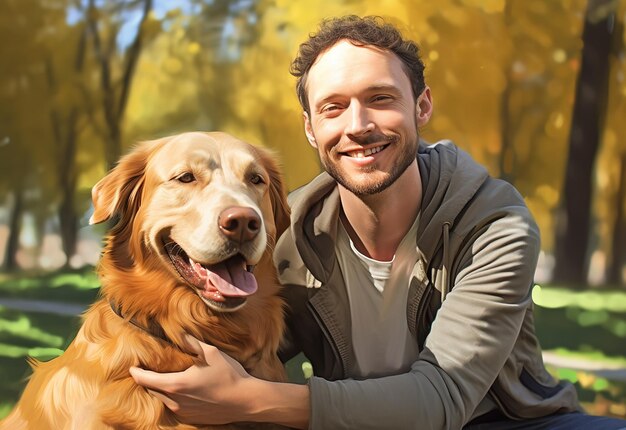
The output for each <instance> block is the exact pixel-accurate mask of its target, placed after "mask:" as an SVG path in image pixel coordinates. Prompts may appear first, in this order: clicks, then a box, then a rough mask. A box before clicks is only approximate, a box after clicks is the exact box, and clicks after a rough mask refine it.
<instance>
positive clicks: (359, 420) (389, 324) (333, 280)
mask: <svg viewBox="0 0 626 430" xmlns="http://www.w3.org/2000/svg"><path fill="white" fill-rule="evenodd" d="M423 69H424V66H423V63H422V61H421V60H420V58H419V55H418V48H417V46H416V45H415V44H414V43H413V42H411V41H407V40H404V39H402V37H401V35H400V34H399V32H398V31H397V30H396V29H395V28H394V27H392V26H390V25H386V24H384V23H382V22H381V21H380V20H378V19H375V18H358V17H354V16H349V17H344V18H339V19H333V20H328V21H325V22H324V23H322V25H321V27H320V30H319V32H318V33H317V34H315V35H313V36H311V37H310V38H309V40H308V41H307V42H305V43H304V44H302V45H301V46H300V51H299V55H298V57H297V58H296V60H295V61H294V63H293V70H292V73H293V74H294V75H295V76H297V77H298V84H297V90H298V96H299V99H300V102H301V104H302V107H303V109H304V127H305V132H306V136H307V139H308V141H309V143H310V144H311V145H312V146H313V147H314V148H316V149H317V151H318V153H319V156H320V160H321V162H322V164H323V166H324V169H325V170H326V172H325V173H323V174H321V175H320V176H318V177H317V178H316V179H314V180H313V181H312V182H311V183H309V184H308V185H306V186H304V187H302V188H301V189H299V190H297V191H295V192H294V193H292V195H291V196H290V203H291V207H292V225H291V229H290V230H288V231H287V232H286V233H285V234H284V235H283V236H282V237H281V238H280V240H279V242H278V244H277V247H276V251H275V256H274V258H275V263H276V264H277V267H278V270H279V272H280V277H281V282H282V283H283V284H284V285H285V288H284V291H285V297H286V299H287V301H288V303H289V306H290V308H289V315H288V318H287V325H288V329H289V333H288V338H287V342H286V343H287V346H286V348H285V350H284V351H283V358H284V359H288V358H289V357H291V356H293V355H295V354H296V353H298V352H300V351H303V352H304V353H305V354H306V356H307V357H308V358H309V359H310V360H311V362H312V364H313V368H314V371H315V375H316V376H314V377H313V378H311V380H310V382H309V384H308V385H307V386H298V385H294V384H279V383H270V382H266V381H260V380H257V379H255V378H252V377H250V376H249V375H247V374H246V373H245V371H244V370H243V369H242V368H241V367H240V366H239V365H238V364H237V363H235V362H234V361H233V360H232V359H230V358H229V357H227V356H225V355H224V354H222V353H220V352H219V351H218V350H216V349H215V348H213V347H210V346H207V345H204V344H201V343H199V342H197V341H194V340H193V339H192V340H190V345H191V346H192V347H193V348H194V349H195V350H196V351H198V353H199V354H200V356H201V357H203V358H204V359H205V360H206V363H202V364H199V365H197V366H193V367H192V368H190V369H189V370H187V371H185V372H182V373H179V374H165V375H159V374H155V373H153V372H149V371H143V370H140V369H132V374H133V377H134V378H135V379H136V381H137V382H138V383H139V384H141V385H144V386H146V387H149V388H150V389H152V390H153V392H154V394H155V395H156V396H157V397H158V398H160V399H161V400H163V401H164V402H165V404H166V405H167V406H168V407H170V408H171V409H172V410H174V412H176V413H178V414H179V415H180V416H181V419H183V420H184V421H187V422H193V423H213V424H218V423H226V422H233V421H257V422H263V421H264V422H275V423H279V424H284V425H288V426H292V427H296V428H312V429H342V428H346V429H348V428H349V429H366V428H371V429H404V428H406V429H409V428H420V429H460V428H462V427H464V426H465V428H470V429H478V428H490V429H492V428H502V429H512V428H567V429H574V428H596V429H600V428H604V429H617V428H626V423H625V422H622V421H620V420H612V419H609V418H603V417H590V416H587V415H584V414H582V413H580V412H579V406H578V403H577V400H576V393H575V390H574V387H573V386H572V385H571V384H566V383H558V382H557V381H554V380H553V379H552V377H551V376H550V375H549V374H548V372H546V370H545V368H544V366H543V362H542V359H541V354H540V349H539V345H538V343H537V340H536V337H535V334H534V326H533V319H532V301H531V286H532V277H533V273H534V269H535V265H536V262H537V255H538V252H539V233H538V231H537V227H536V225H535V223H534V221H533V219H532V217H531V215H530V213H529V212H528V209H527V208H526V206H525V205H524V202H523V200H522V198H521V197H520V196H519V194H518V193H517V192H516V191H515V190H514V189H513V188H512V187H511V186H510V185H508V184H506V183H505V182H502V181H499V180H496V179H493V178H491V177H489V176H488V174H487V172H486V171H485V169H484V168H483V167H481V166H479V165H477V164H476V163H475V162H474V161H472V160H471V158H470V157H469V156H468V155H467V154H466V153H465V152H463V151H461V150H460V149H458V148H457V147H455V146H454V145H453V144H452V143H450V142H441V143H439V144H437V145H434V146H425V145H423V144H421V143H420V140H419V137H418V130H419V128H420V127H423V126H424V125H426V124H427V123H428V121H429V119H430V116H431V114H432V110H433V102H432V97H431V92H430V89H429V88H428V87H427V86H426V85H425V83H424V78H423ZM468 423H469V424H468Z"/></svg>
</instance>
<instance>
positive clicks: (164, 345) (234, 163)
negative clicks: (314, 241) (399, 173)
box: [0, 132, 289, 430]
mask: <svg viewBox="0 0 626 430" xmlns="http://www.w3.org/2000/svg"><path fill="white" fill-rule="evenodd" d="M185 173H191V174H192V175H193V176H189V175H187V176H184V174H185ZM191 179H193V180H191ZM93 203H94V208H95V211H94V214H93V216H92V219H91V222H92V223H99V222H103V221H106V220H108V219H113V220H114V222H115V224H114V227H113V228H112V229H111V230H110V232H109V235H108V236H107V240H106V246H105V250H104V253H103V255H102V258H101V261H100V264H99V268H98V272H99V275H100V280H101V285H102V286H101V297H100V299H99V300H98V301H97V302H96V303H94V304H93V305H92V306H91V307H90V309H89V310H88V311H87V312H86V313H85V314H84V316H83V325H82V327H81V329H80V331H79V332H78V334H77V336H76V338H75V339H74V341H73V342H72V343H71V344H70V345H69V347H68V348H67V350H66V351H65V353H64V354H63V355H62V356H60V357H58V358H56V359H54V360H52V361H49V362H46V363H34V372H33V375H32V377H31V378H30V381H29V383H28V385H27V386H26V388H25V390H24V393H23V395H22V398H21V399H20V401H19V402H18V404H17V405H16V407H15V409H14V410H13V412H12V413H11V415H10V416H9V417H7V419H6V420H5V421H4V422H3V423H2V424H0V428H1V429H11V430H17V429H36V430H41V429H81V430H82V429H110V428H115V429H162V428H168V429H170V428H177V429H183V428H184V429H192V428H196V427H194V426H189V425H184V424H180V423H178V422H177V421H176V419H175V418H174V415H173V414H172V413H171V412H170V411H169V410H168V409H167V408H165V407H164V406H163V404H162V403H161V402H160V401H159V400H157V399H155V398H154V397H152V396H151V395H150V394H149V393H148V392H147V391H146V390H145V389H144V388H143V387H140V386H138V385H137V384H135V382H134V381H133V379H132V378H131V377H130V374H129V368H130V367H131V366H139V367H142V368H146V369H151V370H154V371H158V372H172V371H181V370H184V369H186V368H187V367H189V366H190V365H192V364H193V358H192V356H191V355H189V354H187V353H186V352H185V351H186V350H188V348H187V349H186V347H185V345H187V344H186V343H185V340H184V333H188V334H190V335H192V336H194V337H196V338H198V339H200V340H203V341H205V342H207V343H210V344H213V345H215V346H217V347H218V348H219V349H221V350H222V351H224V352H226V353H227V354H229V355H230V356H232V357H234V358H235V359H237V360H238V361H239V362H240V363H242V365H243V366H244V368H246V369H247V370H248V371H249V372H250V373H251V374H252V375H254V376H257V377H260V378H263V379H268V380H275V381H282V380H284V379H285V376H284V368H283V366H282V364H281V363H280V361H279V360H278V358H277V356H276V352H277V349H278V346H279V342H280V338H281V336H282V332H283V320H282V317H283V315H282V307H283V302H282V300H281V299H280V298H279V297H278V296H277V293H278V290H279V284H278V283H277V280H276V274H275V269H274V267H273V264H272V258H271V253H272V250H273V245H274V243H275V240H276V238H277V237H278V235H280V233H282V231H284V229H286V228H287V227H288V224H289V218H288V216H289V213H288V206H287V202H286V200H285V194H284V190H283V185H282V180H281V177H280V174H279V171H278V169H277V166H276V163H275V161H274V159H273V157H272V155H271V154H270V153H269V152H268V151H266V150H263V149H261V148H257V147H254V146H251V145H249V144H246V143H244V142H241V141H239V140H237V139H236V138H234V137H232V136H229V135H227V134H224V133H199V132H196V133H184V134H181V135H178V136H173V137H167V138H163V139H159V140H154V141H149V142H144V143H141V144H140V145H138V146H137V147H136V148H135V149H134V150H133V151H132V152H131V153H130V154H128V155H126V156H125V157H123V158H122V159H121V160H120V162H119V163H118V165H117V166H116V167H115V168H114V169H113V170H112V171H111V172H110V173H109V174H108V175H107V176H106V177H104V178H103V179H102V180H101V181H100V182H99V183H98V184H97V185H96V186H95V187H94V190H93ZM232 206H236V207H247V208H252V209H253V210H254V211H256V212H257V213H258V214H259V215H261V218H262V221H261V223H260V224H261V225H260V226H259V227H260V231H259V234H258V235H256V236H255V237H254V238H252V239H250V240H247V239H246V240H244V241H242V242H241V243H236V242H233V241H232V240H229V239H228V238H226V237H225V236H224V235H223V234H221V231H220V228H219V227H218V218H219V216H220V213H221V212H222V210H224V209H225V208H228V207H232ZM168 244H169V245H168ZM166 245H168V246H169V247H170V248H169V250H166ZM185 254H186V255H185ZM236 254H239V255H242V256H243V258H244V259H245V260H246V262H245V263H246V264H248V265H256V267H255V270H254V276H255V277H256V279H257V281H258V290H257V291H256V293H254V294H252V295H250V296H248V297H247V301H246V303H245V305H244V306H243V307H241V308H239V305H240V302H241V301H242V299H240V298H238V299H235V300H233V301H234V302H235V303H234V304H233V305H232V307H233V308H235V309H230V311H229V312H225V311H222V310H220V305H221V303H220V301H219V300H218V301H217V302H214V301H212V300H210V299H207V297H206V295H205V296H204V297H203V296H202V295H201V292H202V287H201V286H200V287H199V286H198V285H197V284H198V283H197V282H196V284H195V286H194V282H187V281H188V280H189V279H188V277H189V276H191V278H193V270H191V269H193V268H191V269H189V270H190V272H189V273H183V272H185V268H184V267H183V268H182V269H181V267H180V264H181V263H180V261H185V260H184V258H185V257H186V256H189V257H190V258H192V259H193V260H195V261H196V262H200V263H202V264H203V265H204V266H206V265H213V264H216V263H218V262H221V261H223V260H225V259H227V258H229V257H231V256H233V255H236ZM177 257H181V258H179V260H180V261H178V262H177V263H176V262H175V260H176V259H177ZM187 261H188V260H187ZM237 261H240V260H237ZM176 264H178V266H176ZM187 265H188V266H189V263H187ZM190 267H191V266H190ZM209 267H213V266H209ZM200 270H202V269H200ZM190 273H191V275H190ZM246 276H248V275H246ZM186 279H187V281H186ZM192 281H193V279H192ZM196 281H197V279H196ZM202 282H204V281H202ZM207 282H208V281H207ZM233 283H234V282H233ZM207 285H208V284H207ZM207 288H208V287H207ZM228 302H229V299H228V298H227V299H226V303H228ZM113 308H116V309H117V310H118V312H119V315H118V314H116V312H114V311H113V310H112V309H113ZM226 310H229V309H226ZM131 320H132V321H131ZM136 325H139V326H142V327H144V328H146V327H154V326H158V327H161V328H162V330H163V332H164V334H165V335H166V336H167V338H169V340H170V341H171V343H170V342H168V341H166V340H162V339H159V338H157V337H154V336H152V335H150V334H148V333H147V332H146V331H145V330H143V329H141V328H138V327H137V326H136ZM219 428H224V427H219Z"/></svg>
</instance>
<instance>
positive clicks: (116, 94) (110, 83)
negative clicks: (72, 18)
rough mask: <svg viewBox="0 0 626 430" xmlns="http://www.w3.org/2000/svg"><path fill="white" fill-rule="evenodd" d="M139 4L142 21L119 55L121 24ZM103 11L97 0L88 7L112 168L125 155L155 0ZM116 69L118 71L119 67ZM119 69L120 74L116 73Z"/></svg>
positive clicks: (108, 161) (110, 4)
mask: <svg viewBox="0 0 626 430" xmlns="http://www.w3.org/2000/svg"><path fill="white" fill-rule="evenodd" d="M137 7H139V14H140V15H139V17H140V18H139V23H138V25H137V30H136V32H135V34H134V36H133V37H132V39H131V40H129V41H128V46H127V47H126V49H121V54H120V58H118V57H117V55H118V47H117V46H116V42H117V36H118V34H119V30H120V27H121V25H122V23H123V22H124V20H125V19H127V13H128V9H132V8H137ZM102 8H104V9H106V10H104V11H103V10H101V9H99V8H98V7H97V6H96V2H95V0H89V4H88V6H87V27H88V28H89V32H90V37H91V40H92V42H93V48H94V53H95V58H96V62H97V63H98V66H99V68H100V101H101V106H102V114H103V118H104V126H103V127H99V128H98V129H99V130H100V132H101V134H102V136H103V137H104V141H105V161H106V164H107V167H108V168H111V167H113V165H114V164H115V163H116V162H117V160H118V159H119V157H120V155H121V154H122V122H123V120H124V113H125V111H126V106H127V103H128V97H129V94H130V91H131V88H132V83H133V78H134V76H135V69H136V66H137V62H138V61H139V56H140V54H141V50H142V48H143V46H144V43H145V41H146V40H145V39H146V38H147V37H148V36H152V35H153V32H151V31H150V30H151V29H153V27H150V28H149V24H152V22H149V17H150V11H151V10H152V0H140V1H137V0H134V1H130V2H128V1H126V2H107V3H105V4H104V5H103V6H102ZM116 68H117V70H116ZM116 72H117V73H116Z"/></svg>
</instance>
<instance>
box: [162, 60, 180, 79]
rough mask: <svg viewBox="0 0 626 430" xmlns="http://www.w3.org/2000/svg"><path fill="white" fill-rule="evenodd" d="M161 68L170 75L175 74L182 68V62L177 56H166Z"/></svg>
mask: <svg viewBox="0 0 626 430" xmlns="http://www.w3.org/2000/svg"><path fill="white" fill-rule="evenodd" d="M163 69H164V71H165V72H167V73H169V74H170V75H176V74H178V73H180V71H181V70H182V69H183V63H182V62H181V61H180V60H179V59H178V58H174V57H170V58H166V59H165V61H164V62H163Z"/></svg>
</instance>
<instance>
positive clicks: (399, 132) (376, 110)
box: [304, 40, 432, 195]
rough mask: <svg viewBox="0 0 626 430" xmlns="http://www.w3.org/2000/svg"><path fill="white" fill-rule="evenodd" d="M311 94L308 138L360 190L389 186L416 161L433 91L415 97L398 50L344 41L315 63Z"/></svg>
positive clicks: (343, 180) (328, 165)
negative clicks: (417, 97) (424, 106)
mask: <svg viewBox="0 0 626 430" xmlns="http://www.w3.org/2000/svg"><path fill="white" fill-rule="evenodd" d="M307 96H308V99H309V106H310V110H311V113H310V115H308V114H306V113H305V114H304V116H305V117H304V122H305V131H306V134H307V138H308V139H309V142H310V143H311V145H312V146H314V147H315V148H317V150H318V152H319V156H320V160H321V162H322V164H323V165H324V168H325V169H326V171H328V173H329V174H330V175H331V176H332V177H333V178H334V179H335V180H336V181H337V182H338V183H339V184H341V185H342V186H344V187H345V188H346V189H348V190H349V191H351V192H353V193H354V194H357V195H369V194H374V193H377V192H380V191H382V190H384V189H385V188H387V187H388V186H389V185H391V184H392V183H393V182H394V181H395V180H396V179H397V178H398V177H399V176H400V175H402V173H403V172H404V171H405V170H406V168H407V167H408V166H409V165H410V164H411V163H412V162H413V161H414V160H415V156H416V153H417V145H418V131H417V129H418V126H421V125H423V124H425V123H426V122H427V121H428V118H429V117H430V107H431V106H432V105H431V104H430V91H429V90H428V89H426V90H425V91H424V93H422V95H420V98H419V99H418V101H417V103H416V101H415V100H414V98H413V92H412V90H411V83H410V82H409V78H408V76H407V75H406V73H405V72H404V70H403V68H402V62H401V61H400V59H399V58H398V57H396V55H395V54H393V53H391V52H387V51H382V50H380V49H377V48H374V47H370V46H355V45H353V44H352V43H350V42H349V41H346V40H342V41H339V42H338V43H337V44H335V45H334V46H332V47H331V48H330V49H328V50H327V51H326V52H324V53H323V54H321V55H320V56H319V57H318V59H317V60H316V62H315V63H314V64H313V66H312V67H311V69H310V70H309V75H308V79H307ZM424 98H427V102H428V103H427V104H428V106H427V109H428V112H427V115H423V112H421V110H423V109H421V108H420V103H422V100H423V99H424Z"/></svg>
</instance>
